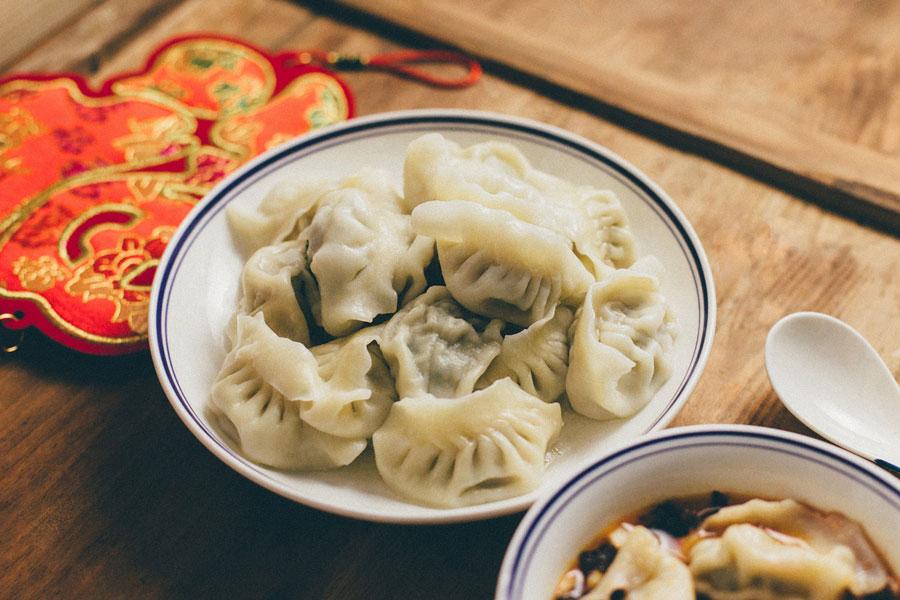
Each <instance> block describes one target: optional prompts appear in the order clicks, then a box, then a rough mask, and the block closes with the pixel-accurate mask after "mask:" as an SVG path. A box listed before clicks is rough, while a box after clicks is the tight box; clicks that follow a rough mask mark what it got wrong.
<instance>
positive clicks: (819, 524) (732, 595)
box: [690, 500, 887, 600]
mask: <svg viewBox="0 0 900 600" xmlns="http://www.w3.org/2000/svg"><path fill="white" fill-rule="evenodd" d="M702 529H703V530H705V531H706V532H708V534H716V533H718V534H719V535H718V536H714V537H706V538H705V539H700V540H699V541H697V542H696V544H694V545H693V546H692V547H691V551H690V568H691V572H692V573H693V574H694V576H695V578H696V581H697V589H698V591H701V592H703V593H705V594H707V595H708V596H710V598H712V599H713V600H734V599H743V598H749V597H752V598H754V599H760V600H768V599H773V600H774V599H776V598H796V599H810V600H813V599H815V600H830V599H835V600H836V599H839V598H842V597H843V594H844V592H846V591H850V592H852V593H853V594H855V595H856V596H864V595H867V594H871V593H874V592H878V591H879V590H881V589H883V588H884V587H885V586H886V585H887V572H886V570H885V568H884V566H883V565H882V564H881V560H880V559H879V558H878V555H877V554H876V553H875V551H874V550H873V549H872V547H871V545H870V544H869V542H868V540H867V539H866V537H865V534H864V533H863V531H862V529H861V527H860V526H859V524H857V523H854V522H852V521H850V520H848V519H846V518H845V517H843V516H842V515H839V514H836V513H832V514H823V513H820V512H818V511H816V510H813V509H811V508H809V507H807V506H804V505H803V504H800V503H798V502H796V501H794V500H782V501H780V502H771V501H766V500H750V501H749V502H745V503H744V504H739V505H735V506H729V507H726V508H723V509H721V510H720V511H719V512H717V513H716V514H714V515H712V516H711V517H709V518H707V519H706V520H705V521H704V522H703V524H702ZM708 534H707V535H708Z"/></svg>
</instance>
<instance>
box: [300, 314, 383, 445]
mask: <svg viewBox="0 0 900 600" xmlns="http://www.w3.org/2000/svg"><path fill="white" fill-rule="evenodd" d="M382 329H383V326H378V327H367V328H365V329H363V330H360V331H357V332H356V333H354V334H353V335H351V336H348V337H344V338H339V339H336V340H333V341H331V342H328V343H327V344H322V345H319V346H314V347H313V348H311V352H312V355H313V356H314V357H315V360H316V363H317V371H318V374H319V377H320V378H321V379H322V381H323V382H324V386H323V388H322V393H321V394H319V395H318V396H317V397H315V398H313V399H311V400H309V401H305V402H301V403H300V416H301V418H302V419H303V420H304V421H306V422H307V423H309V424H310V425H312V426H313V427H315V428H316V429H318V430H320V431H323V432H325V433H330V434H332V435H336V436H340V437H349V438H368V437H369V436H371V435H372V433H374V431H375V430H376V429H378V428H379V427H380V426H381V424H382V423H383V422H384V420H385V419H386V418H387V415H388V411H389V410H390V408H391V405H392V404H393V403H394V401H395V400H396V399H397V393H396V391H395V390H394V382H393V380H392V379H391V374H390V371H389V370H388V365H387V362H385V359H384V356H382V354H381V350H380V349H379V348H378V340H379V338H380V335H381V331H382Z"/></svg>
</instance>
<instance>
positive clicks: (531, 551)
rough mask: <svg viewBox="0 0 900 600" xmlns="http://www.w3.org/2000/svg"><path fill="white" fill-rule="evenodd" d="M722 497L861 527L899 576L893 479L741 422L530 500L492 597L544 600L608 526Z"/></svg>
mask: <svg viewBox="0 0 900 600" xmlns="http://www.w3.org/2000/svg"><path fill="white" fill-rule="evenodd" d="M711 490H721V491H723V492H732V493H737V494H748V495H755V496H759V497H763V498H769V499H781V498H794V499H796V500H798V501H801V502H804V503H807V504H809V505H810V506H813V507H815V508H819V509H822V510H825V511H837V512H839V513H841V514H843V515H845V516H847V517H849V518H851V519H854V520H856V521H858V522H859V523H861V524H862V526H863V528H864V529H865V531H866V533H867V534H868V535H869V537H870V538H871V540H872V542H874V544H875V546H876V547H877V548H878V549H879V550H880V551H881V553H882V556H883V557H884V558H885V559H886V561H887V562H888V564H889V565H890V566H891V568H892V569H893V571H894V573H897V572H898V571H900V536H898V535H897V528H898V526H900V481H898V480H897V479H896V478H894V477H892V476H891V475H889V474H887V473H886V472H884V471H881V470H879V469H878V468H877V467H875V466H873V465H872V464H871V463H869V462H866V461H864V460H862V459H860V458H858V457H857V456H855V455H853V454H850V453H849V452H847V451H845V450H843V449H841V448H837V447H834V446H831V445H829V444H826V443H824V442H820V441H818V440H814V439H812V438H809V437H805V436H801V435H797V434H793V433H788V432H784V431H779V430H775V429H769V428H765V427H752V426H745V425H699V426H692V427H680V428H675V429H669V430H666V431H662V432H659V433H655V434H651V435H648V436H645V437H643V438H641V439H639V440H636V441H634V442H632V443H630V444H628V445H627V446H625V447H623V448H621V449H619V450H616V451H614V452H612V453H610V454H608V455H607V456H605V457H604V458H601V459H600V460H598V461H597V462H595V463H594V464H592V465H591V466H589V467H587V468H586V469H584V470H583V471H581V472H580V473H578V474H577V475H575V476H574V477H572V478H571V479H569V480H568V481H567V482H566V483H565V484H563V485H562V486H561V487H560V488H558V489H556V490H554V491H553V492H552V493H550V494H548V495H545V496H544V497H543V498H542V499H540V500H539V501H537V502H536V503H535V504H534V505H533V506H532V507H531V510H529V511H528V513H527V514H526V515H525V518H524V519H523V520H522V522H521V523H520V524H519V527H518V529H517V530H516V532H515V535H514V536H513V538H512V541H511V542H510V544H509V547H508V549H507V551H506V556H505V557H504V559H503V565H502V566H501V568H500V577H499V580H498V582H497V591H496V596H495V598H496V600H552V598H553V589H554V588H555V587H556V584H557V582H558V581H559V579H560V577H562V575H563V573H565V572H566V571H567V570H568V568H569V565H570V564H571V563H572V561H573V560H574V559H575V558H577V556H578V553H579V552H580V551H581V550H583V549H584V548H585V547H586V546H587V545H588V544H589V543H591V542H592V541H593V540H595V539H596V536H597V535H599V534H600V533H601V532H602V531H603V530H604V529H605V528H607V527H609V526H611V525H613V524H614V523H615V522H616V521H617V520H619V519H621V518H623V517H625V516H627V515H629V514H633V513H634V512H635V511H638V510H640V509H642V508H645V507H649V506H650V505H652V504H655V503H657V502H660V501H662V500H665V499H667V498H672V497H678V496H687V495H693V494H702V493H708V492H710V491H711Z"/></svg>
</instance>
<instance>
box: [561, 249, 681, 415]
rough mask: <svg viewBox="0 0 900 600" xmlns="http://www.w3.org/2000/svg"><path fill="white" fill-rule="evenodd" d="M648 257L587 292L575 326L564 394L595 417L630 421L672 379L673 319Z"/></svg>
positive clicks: (654, 266) (656, 264)
mask: <svg viewBox="0 0 900 600" xmlns="http://www.w3.org/2000/svg"><path fill="white" fill-rule="evenodd" d="M658 268H659V265H658V262H657V261H656V259H654V258H652V257H646V258H644V259H641V260H640V261H638V262H637V263H635V265H634V267H632V268H631V269H620V270H618V271H615V272H614V273H613V274H611V275H610V276H609V277H607V278H606V279H604V280H602V281H600V282H597V283H595V284H594V285H593V286H591V288H590V290H589V291H588V292H587V294H586V297H585V300H584V304H583V305H582V307H581V308H580V309H579V310H578V314H577V316H576V318H575V324H574V325H573V327H572V329H573V333H572V348H571V350H570V353H569V370H568V373H567V376H566V392H567V393H568V397H569V400H570V402H571V403H572V408H574V409H575V410H576V411H577V412H579V413H581V414H583V415H585V416H587V417H591V418H594V419H613V418H621V417H627V416H630V415H632V414H634V413H635V412H637V411H638V410H640V409H641V408H643V407H644V405H646V404H647V402H649V401H650V399H651V398H652V397H653V394H654V393H656V391H657V390H658V389H659V388H660V386H662V384H663V383H664V382H665V381H666V379H668V377H669V373H670V368H669V363H668V356H669V351H670V349H671V347H672V345H673V343H674V339H675V324H674V317H673V316H672V313H671V311H670V310H669V308H668V305H667V303H666V300H665V298H663V296H662V294H660V292H659V281H658V279H657V278H656V276H655V275H653V274H651V272H653V271H656V270H657V269H658Z"/></svg>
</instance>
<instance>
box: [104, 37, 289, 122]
mask: <svg viewBox="0 0 900 600" xmlns="http://www.w3.org/2000/svg"><path fill="white" fill-rule="evenodd" d="M239 60H243V61H245V62H247V63H249V64H251V65H253V66H255V67H257V68H258V69H259V70H260V71H261V74H262V81H261V82H259V85H258V87H257V89H256V93H255V94H254V95H251V96H250V97H249V98H247V97H245V98H244V99H243V100H242V101H239V103H238V104H239V106H238V110H237V111H236V112H245V109H246V110H252V109H253V108H256V107H259V106H263V105H265V103H266V102H267V101H268V100H269V98H270V97H271V96H272V93H273V92H274V91H275V82H276V76H275V70H274V69H273V68H272V66H271V64H270V63H269V61H268V60H267V59H266V57H264V56H262V55H261V54H259V53H258V52H256V51H255V50H252V49H250V48H247V47H246V46H243V45H240V44H235V43H233V42H229V41H227V40H215V39H201V40H188V41H184V42H181V43H179V44H176V45H174V46H172V47H170V48H168V49H167V50H165V51H164V52H163V53H162V54H161V55H159V56H158V57H157V59H156V60H155V61H154V63H153V65H152V66H151V68H150V70H149V71H148V72H147V73H146V74H145V75H140V76H138V77H132V78H128V79H124V80H121V81H117V82H116V83H115V84H113V86H112V89H113V92H115V93H116V94H120V95H123V96H139V97H146V98H153V99H158V98H167V99H168V100H170V101H171V100H172V99H173V98H175V99H182V98H184V96H185V94H184V93H182V92H179V93H178V95H170V94H168V93H167V91H166V90H165V89H163V88H162V87H161V86H159V85H158V84H157V82H156V81H155V80H154V78H153V75H154V74H155V73H156V72H157V71H159V70H160V69H162V68H164V67H170V68H172V69H173V70H175V71H176V72H178V71H180V72H188V73H190V72H193V73H197V74H203V73H206V72H208V71H209V70H210V69H212V68H214V67H220V68H222V69H223V70H226V71H234V70H235V69H236V68H237V67H238V61H239ZM218 83H221V82H218ZM226 83H227V82H226ZM207 91H211V90H207ZM222 92H226V90H222ZM210 95H211V97H213V98H217V99H218V98H219V94H217V93H210ZM224 96H229V94H228V93H224ZM184 106H185V108H187V109H188V110H190V111H191V113H192V114H194V115H196V116H197V117H199V118H201V119H211V120H214V119H216V118H219V117H220V113H221V112H222V109H223V108H225V107H223V106H222V105H221V104H220V105H219V106H218V107H217V109H215V110H213V109H208V108H203V107H198V106H188V105H184ZM232 110H233V109H231V108H229V110H228V111H227V112H232Z"/></svg>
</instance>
